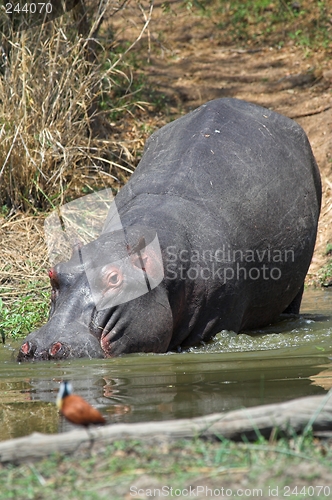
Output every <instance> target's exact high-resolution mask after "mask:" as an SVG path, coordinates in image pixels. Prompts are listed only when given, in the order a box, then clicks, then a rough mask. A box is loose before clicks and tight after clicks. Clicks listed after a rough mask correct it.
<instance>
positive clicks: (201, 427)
mask: <svg viewBox="0 0 332 500" xmlns="http://www.w3.org/2000/svg"><path fill="white" fill-rule="evenodd" d="M331 395H332V392H331V391H330V392H329V393H327V395H325V396H308V397H304V398H298V399H293V400H291V401H287V402H285V403H280V404H269V405H262V406H254V407H252V408H244V409H241V410H235V411H230V412H227V413H214V414H212V415H207V416H205V417H199V418H192V419H181V420H169V421H162V422H145V423H134V424H113V425H108V426H106V427H102V428H97V429H93V430H90V431H89V432H87V431H86V430H85V429H84V430H74V431H70V432H65V433H63V434H52V435H46V434H41V433H37V432H36V433H33V434H31V435H30V436H27V437H24V438H18V439H11V440H9V441H4V442H3V443H0V462H14V463H20V462H23V461H26V460H36V459H40V458H43V457H45V456H48V455H50V454H52V453H55V452H58V453H64V454H69V453H70V454H72V453H76V452H77V451H80V452H82V451H86V450H89V449H91V446H92V444H93V446H94V447H98V446H101V447H105V446H106V445H108V444H110V443H112V442H114V441H117V440H123V439H142V440H148V441H150V442H151V441H160V440H169V441H171V440H178V439H183V438H192V437H201V438H207V439H220V438H221V437H223V438H228V439H233V440H242V439H243V438H246V439H247V440H256V439H257V437H258V436H264V437H267V438H268V437H270V436H271V433H273V436H274V437H276V436H278V435H284V436H285V435H286V436H291V437H293V436H294V433H296V434H299V433H301V432H306V431H307V430H309V429H311V428H312V429H313V430H314V431H327V430H331V429H332V398H331V397H330V396H331Z"/></svg>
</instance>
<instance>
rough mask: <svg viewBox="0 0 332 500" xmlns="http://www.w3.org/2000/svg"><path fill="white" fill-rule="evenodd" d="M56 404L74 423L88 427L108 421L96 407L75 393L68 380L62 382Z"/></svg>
mask: <svg viewBox="0 0 332 500" xmlns="http://www.w3.org/2000/svg"><path fill="white" fill-rule="evenodd" d="M56 405H57V407H58V408H59V410H60V413H62V415H63V416H64V417H65V418H66V419H67V420H68V421H69V422H71V423H72V424H76V425H83V426H84V427H86V428H88V427H89V425H93V424H94V425H97V424H105V423H106V420H105V418H104V417H103V416H102V414H101V413H99V411H98V410H96V408H93V407H92V406H91V405H90V404H89V403H88V402H87V401H85V399H83V398H81V396H78V395H77V394H73V387H72V385H71V383H70V382H68V381H66V380H64V381H63V382H61V384H60V388H59V392H58V395H57V398H56Z"/></svg>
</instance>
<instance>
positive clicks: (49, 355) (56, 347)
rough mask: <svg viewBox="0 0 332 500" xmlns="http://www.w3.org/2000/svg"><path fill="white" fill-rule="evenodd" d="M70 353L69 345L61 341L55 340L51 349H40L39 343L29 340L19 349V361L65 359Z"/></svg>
mask: <svg viewBox="0 0 332 500" xmlns="http://www.w3.org/2000/svg"><path fill="white" fill-rule="evenodd" d="M69 354H70V349H69V347H68V346H66V345H64V344H63V343H61V342H55V343H54V344H53V345H51V347H50V348H49V349H41V350H38V346H37V344H35V343H34V342H31V341H29V340H27V341H26V342H24V344H23V345H22V346H21V348H20V350H19V353H18V356H17V361H32V360H35V361H43V360H52V359H65V358H67V357H69Z"/></svg>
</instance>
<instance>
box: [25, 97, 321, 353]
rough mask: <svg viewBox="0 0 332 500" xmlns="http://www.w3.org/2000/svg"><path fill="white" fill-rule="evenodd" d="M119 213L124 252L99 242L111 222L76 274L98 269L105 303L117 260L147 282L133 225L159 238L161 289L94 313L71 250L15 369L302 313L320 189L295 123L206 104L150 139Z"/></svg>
mask: <svg viewBox="0 0 332 500" xmlns="http://www.w3.org/2000/svg"><path fill="white" fill-rule="evenodd" d="M115 201H116V207H117V209H118V212H119V215H120V218H121V223H122V225H123V228H124V232H125V234H126V237H125V242H124V240H123V236H122V238H121V236H119V235H118V233H117V232H115V233H113V232H109V231H112V217H109V218H108V219H109V220H108V222H107V224H106V228H105V230H104V234H102V235H101V236H100V237H99V238H98V239H96V240H95V241H93V242H92V243H89V245H86V246H84V247H82V249H81V250H82V251H83V253H84V254H85V261H84V269H85V270H87V269H90V276H91V270H92V275H93V273H94V269H95V268H97V265H98V262H104V261H105V256H107V259H108V262H109V264H107V265H105V266H104V267H103V266H101V267H99V270H98V271H95V274H96V282H98V283H99V286H100V287H101V289H102V294H101V295H102V296H103V297H104V296H106V297H108V296H109V295H110V296H112V297H115V298H117V297H120V298H121V294H124V295H123V296H125V293H126V290H127V289H128V286H129V285H128V279H127V274H128V272H129V271H128V269H125V268H121V269H120V267H121V266H120V265H118V264H116V262H118V261H119V255H120V254H121V252H122V253H126V252H127V261H128V262H129V264H127V267H128V265H129V267H130V266H136V270H137V269H139V270H140V272H142V269H143V271H144V275H145V278H146V279H147V278H149V279H150V278H151V277H153V276H156V275H157V274H158V273H157V271H156V269H157V267H158V266H157V265H156V264H155V261H156V256H155V255H154V253H153V251H152V252H151V251H150V250H149V246H148V243H149V242H146V241H145V240H146V237H145V234H144V230H142V233H140V229H139V227H142V226H143V227H146V228H149V229H151V230H152V231H154V232H156V233H157V235H158V239H159V244H160V247H161V252H162V260H163V267H164V273H165V275H164V279H163V280H162V281H161V282H160V284H159V285H158V286H155V287H151V289H149V291H148V292H147V293H144V294H141V295H140V296H138V297H136V298H134V299H132V300H125V301H122V302H121V300H120V302H121V303H118V304H116V305H114V306H109V307H102V308H99V309H98V307H96V303H95V300H94V298H93V297H92V293H91V289H92V288H91V287H90V284H91V281H88V279H87V273H88V271H87V273H86V272H85V271H84V270H83V261H82V253H81V250H78V251H76V252H74V255H73V256H72V258H71V260H70V261H69V262H67V263H61V264H59V265H57V266H55V268H53V269H52V270H51V271H50V273H51V283H52V288H53V291H52V307H51V314H50V318H49V320H48V323H47V324H46V325H44V326H43V327H42V328H40V329H39V330H37V331H35V332H32V333H31V334H30V335H28V337H27V338H26V339H25V342H24V344H23V345H22V347H21V350H20V352H19V355H18V360H19V361H22V360H34V359H54V357H56V358H59V357H64V358H65V357H68V356H77V357H78V356H86V355H89V356H91V357H100V356H105V357H109V356H117V355H120V354H123V353H132V352H166V351H168V350H173V349H176V348H178V347H179V346H180V347H186V346H191V345H194V344H196V343H198V342H199V341H202V340H203V341H207V340H209V339H211V337H213V336H214V335H215V334H216V333H217V332H219V331H221V330H223V329H226V330H233V331H235V332H239V331H241V330H244V329H253V328H258V327H263V326H264V325H267V324H269V323H271V322H273V321H275V320H276V319H277V318H278V316H279V315H280V314H281V313H282V312H294V313H298V312H299V307H300V303H301V297H302V290H303V283H304V279H305V276H306V273H307V270H308V267H309V264H310V260H311V257H312V253H313V249H314V244H315V239H316V232H317V222H318V216H319V211H320V202H321V183H320V177H319V172H318V169H317V165H316V162H315V159H314V157H313V154H312V151H311V148H310V145H309V142H308V139H307V137H306V135H305V133H304V131H303V130H302V128H301V127H300V126H299V125H298V124H296V123H295V122H294V121H292V120H290V119H288V118H286V117H284V116H281V115H279V114H277V113H274V112H272V111H269V110H267V109H265V108H262V107H259V106H256V105H253V104H249V103H247V102H244V101H240V100H237V99H217V100H214V101H211V102H208V103H207V104H205V105H203V106H201V107H200V108H198V109H196V110H195V111H193V112H191V113H189V114H188V115H186V116H184V117H182V118H179V119H178V120H176V121H174V122H172V123H170V124H168V125H166V126H165V127H163V128H162V129H160V130H159V131H157V132H155V133H154V134H153V135H152V136H151V137H150V139H149V140H148V141H147V144H146V148H145V152H144V155H143V157H142V160H141V162H140V164H139V165H138V167H137V169H136V171H135V173H134V174H133V176H132V178H131V179H130V181H129V182H128V183H127V185H126V186H124V187H123V189H122V190H121V192H120V193H119V194H118V195H117V197H116V199H115ZM137 228H138V229H137ZM119 234H121V231H120V233H119ZM124 243H125V244H124ZM121 245H122V246H121ZM120 247H121V248H122V249H120ZM135 248H136V250H137V248H138V249H139V252H141V254H140V259H141V258H142V260H141V262H142V264H141V267H140V265H139V264H137V262H138V260H137V259H136V263H135V257H134V256H135ZM119 249H120V250H119ZM119 252H120V254H119ZM113 254H114V256H113ZM128 255H129V260H128ZM130 259H131V260H130ZM114 262H115V264H114ZM117 266H118V267H117ZM98 273H99V274H98ZM97 274H98V276H97ZM129 274H130V273H129ZM96 340H98V342H96ZM81 345H84V348H83V349H81V348H80V347H81ZM90 349H91V350H90Z"/></svg>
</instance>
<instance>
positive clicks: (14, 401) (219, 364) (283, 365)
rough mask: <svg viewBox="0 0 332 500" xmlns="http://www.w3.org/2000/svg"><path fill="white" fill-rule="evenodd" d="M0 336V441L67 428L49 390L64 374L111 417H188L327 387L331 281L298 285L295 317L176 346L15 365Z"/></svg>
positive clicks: (11, 346)
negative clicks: (183, 348) (301, 292)
mask: <svg viewBox="0 0 332 500" xmlns="http://www.w3.org/2000/svg"><path fill="white" fill-rule="evenodd" d="M20 343H21V342H15V343H14V342H8V343H7V344H6V345H5V346H3V345H2V344H0V411H1V440H4V439H8V438H12V437H18V436H22V435H26V434H29V433H31V432H34V431H39V432H45V433H56V432H58V431H59V430H60V431H62V430H67V429H69V424H65V423H64V422H62V421H61V420H59V416H58V412H57V409H56V407H55V404H54V402H55V398H56V394H57V391H58V387H59V382H60V381H61V380H62V379H69V380H71V381H72V383H73V386H74V390H75V392H76V393H78V394H80V395H81V396H83V397H84V398H86V399H87V400H88V401H89V402H90V403H91V404H93V405H95V406H96V407H98V408H99V409H100V411H101V412H102V413H103V414H104V415H105V416H106V418H107V419H108V421H109V422H110V423H111V422H138V421H148V420H166V419H174V418H184V417H195V416H200V415H205V414H208V413H213V412H221V411H226V410H231V409H236V408H241V407H249V406H254V405H259V404H265V403H275V402H279V401H285V400H288V399H292V398H296V397H300V396H306V395H313V394H323V393H324V392H325V391H326V390H328V389H329V388H330V387H331V386H332V362H331V360H332V290H308V291H306V292H305V296H304V300H303V304H302V309H301V315H300V317H291V318H285V317H283V318H281V319H280V321H279V322H278V323H277V324H275V325H273V326H269V327H267V328H264V329H261V330H256V331H254V332H250V333H249V332H248V333H242V334H240V335H235V334H233V333H232V332H221V333H220V334H218V335H217V336H216V338H215V339H214V340H213V341H211V342H209V343H208V344H206V345H204V346H200V347H196V348H192V349H190V350H189V351H187V352H184V353H180V354H175V353H169V354H165V355H161V354H137V355H127V356H123V357H120V358H115V359H108V360H74V361H61V362H42V363H25V364H18V363H16V362H15V361H14V359H15V354H16V352H17V348H18V346H19V345H20Z"/></svg>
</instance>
